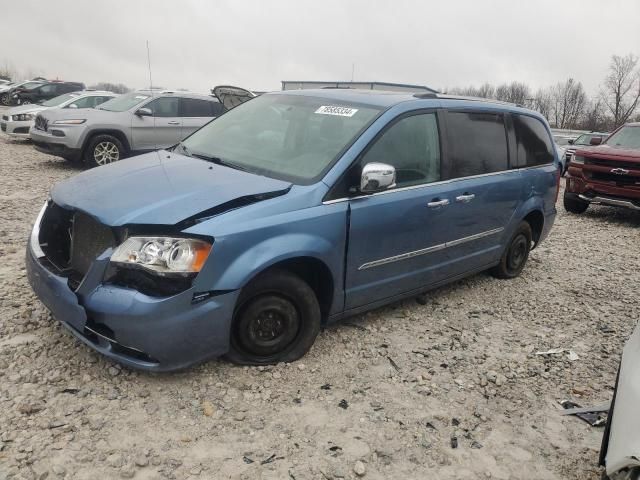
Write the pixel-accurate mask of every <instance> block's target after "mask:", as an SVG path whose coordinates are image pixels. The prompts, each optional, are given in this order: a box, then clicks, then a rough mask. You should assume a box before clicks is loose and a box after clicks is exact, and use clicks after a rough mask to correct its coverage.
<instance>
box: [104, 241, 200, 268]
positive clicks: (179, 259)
mask: <svg viewBox="0 0 640 480" xmlns="http://www.w3.org/2000/svg"><path fill="white" fill-rule="evenodd" d="M210 251H211V244H210V243H207V242H205V241H203V240H198V239H195V238H172V237H129V238H127V239H126V240H125V241H124V242H123V243H122V244H121V245H120V246H119V247H118V248H116V251H115V252H113V255H111V262H112V263H116V264H122V265H127V266H137V267H141V268H144V269H146V270H151V271H152V272H157V273H160V274H171V273H198V272H199V271H200V270H201V269H202V267H203V266H204V263H205V262H206V261H207V258H208V256H209V252H210Z"/></svg>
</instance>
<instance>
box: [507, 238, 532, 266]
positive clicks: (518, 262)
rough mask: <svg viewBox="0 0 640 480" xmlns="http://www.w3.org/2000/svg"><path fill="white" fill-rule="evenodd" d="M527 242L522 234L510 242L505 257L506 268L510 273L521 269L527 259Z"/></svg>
mask: <svg viewBox="0 0 640 480" xmlns="http://www.w3.org/2000/svg"><path fill="white" fill-rule="evenodd" d="M527 243H528V240H527V237H526V236H525V235H523V234H522V233H521V234H519V235H518V236H516V238H514V239H513V242H511V247H510V248H509V253H508V255H507V267H508V268H509V270H510V271H512V272H514V271H517V270H518V269H520V268H521V267H522V265H523V264H524V261H525V260H526V258H527V251H528V245H527Z"/></svg>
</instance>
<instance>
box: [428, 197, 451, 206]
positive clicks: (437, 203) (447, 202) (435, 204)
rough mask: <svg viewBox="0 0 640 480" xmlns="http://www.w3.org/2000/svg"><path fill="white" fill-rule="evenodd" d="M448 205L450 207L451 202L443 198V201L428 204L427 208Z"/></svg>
mask: <svg viewBox="0 0 640 480" xmlns="http://www.w3.org/2000/svg"><path fill="white" fill-rule="evenodd" d="M446 205H449V200H447V199H446V198H443V199H442V200H432V201H431V202H429V203H427V207H429V208H438V207H444V206H446Z"/></svg>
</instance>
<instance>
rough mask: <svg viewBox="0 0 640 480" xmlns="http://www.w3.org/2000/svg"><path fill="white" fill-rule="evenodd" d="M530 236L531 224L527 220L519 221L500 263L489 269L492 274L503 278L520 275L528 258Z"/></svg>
mask: <svg viewBox="0 0 640 480" xmlns="http://www.w3.org/2000/svg"><path fill="white" fill-rule="evenodd" d="M532 238H533V235H532V232H531V226H530V225H529V224H528V223H527V222H520V225H518V228H517V229H516V232H515V233H514V234H513V236H512V237H511V240H510V241H509V244H508V245H507V248H506V250H505V251H504V253H503V254H502V258H501V259H500V263H499V264H498V265H497V266H495V267H494V268H493V269H492V270H491V273H492V275H493V276H494V277H497V278H504V279H508V278H515V277H517V276H518V275H520V273H521V272H522V270H523V269H524V266H525V264H526V263H527V259H528V258H529V252H530V251H531V242H532Z"/></svg>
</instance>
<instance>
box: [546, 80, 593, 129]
mask: <svg viewBox="0 0 640 480" xmlns="http://www.w3.org/2000/svg"><path fill="white" fill-rule="evenodd" d="M551 97H552V105H553V107H552V108H553V120H554V122H555V126H556V127H557V128H574V127H575V126H576V125H577V124H578V121H579V120H580V118H581V116H582V113H583V112H584V109H585V106H586V104H587V94H586V93H584V88H582V83H580V82H576V81H575V80H574V79H573V78H569V79H568V80H566V81H565V82H560V83H558V84H557V85H556V86H555V87H553V89H552V91H551Z"/></svg>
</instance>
